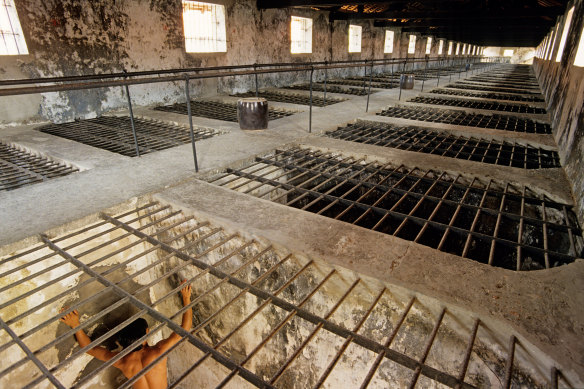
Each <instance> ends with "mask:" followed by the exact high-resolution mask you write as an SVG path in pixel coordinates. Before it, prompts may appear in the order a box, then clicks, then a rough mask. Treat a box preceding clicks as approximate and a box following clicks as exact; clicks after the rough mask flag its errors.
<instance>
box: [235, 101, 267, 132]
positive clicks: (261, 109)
mask: <svg viewBox="0 0 584 389" xmlns="http://www.w3.org/2000/svg"><path fill="white" fill-rule="evenodd" d="M237 121H238V122H239V128H241V129H242V130H265V129H266V128H268V101H267V100H266V99H264V98H261V97H247V98H244V99H240V100H238V101H237Z"/></svg>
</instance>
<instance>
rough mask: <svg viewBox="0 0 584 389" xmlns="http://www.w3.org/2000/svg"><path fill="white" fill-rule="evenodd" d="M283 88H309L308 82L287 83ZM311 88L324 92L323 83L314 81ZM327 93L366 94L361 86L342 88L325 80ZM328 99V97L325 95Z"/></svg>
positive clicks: (306, 89)
mask: <svg viewBox="0 0 584 389" xmlns="http://www.w3.org/2000/svg"><path fill="white" fill-rule="evenodd" d="M282 88H284V89H293V90H305V91H308V90H310V84H300V85H289V86H284V87H282ZM312 90H314V91H317V92H324V91H325V88H324V83H319V82H315V83H313V84H312ZM326 91H327V93H338V94H344V95H354V96H367V91H365V90H363V88H342V87H340V86H338V85H329V84H328V82H327V86H326ZM376 92H377V91H372V92H371V93H376ZM327 100H328V97H327Z"/></svg>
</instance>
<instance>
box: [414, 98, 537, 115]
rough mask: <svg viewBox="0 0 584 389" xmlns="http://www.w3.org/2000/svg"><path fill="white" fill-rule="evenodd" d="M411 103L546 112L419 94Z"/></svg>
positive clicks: (505, 110) (519, 105) (527, 107)
mask: <svg viewBox="0 0 584 389" xmlns="http://www.w3.org/2000/svg"><path fill="white" fill-rule="evenodd" d="M408 102H410V103H420V104H432V105H447V106H451V107H464V108H469V109H484V110H488V111H504V112H517V113H532V114H545V113H546V110H545V108H538V107H530V106H528V105H525V104H507V103H497V102H485V101H473V100H464V99H448V98H441V97H428V96H417V97H414V98H413V99H410V100H408Z"/></svg>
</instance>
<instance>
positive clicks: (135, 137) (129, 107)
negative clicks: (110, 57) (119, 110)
mask: <svg viewBox="0 0 584 389" xmlns="http://www.w3.org/2000/svg"><path fill="white" fill-rule="evenodd" d="M124 73H126V71H125V70H124ZM127 78H128V77H127V76H124V79H127ZM124 87H125V88H126V97H127V98H128V109H129V111H130V125H131V126H132V135H133V136H134V146H135V147H136V157H139V156H140V147H139V146H138V136H137V135H136V124H135V123H134V111H133V110H132V99H131V98H130V88H128V84H126V85H124Z"/></svg>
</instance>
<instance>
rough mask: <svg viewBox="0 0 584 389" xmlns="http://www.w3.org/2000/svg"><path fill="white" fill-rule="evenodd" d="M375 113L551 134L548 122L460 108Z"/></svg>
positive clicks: (410, 108) (395, 109) (415, 108)
mask: <svg viewBox="0 0 584 389" xmlns="http://www.w3.org/2000/svg"><path fill="white" fill-rule="evenodd" d="M377 115H381V116H388V117H395V118H400V119H409V120H417V121H423V122H436V123H447V124H454V125H457V126H469V127H480V128H493V129H497V130H503V131H514V132H527V133H535V134H551V133H552V129H551V127H550V125H549V124H547V123H542V122H539V121H536V120H531V119H523V118H519V117H516V116H506V115H499V114H492V115H487V114H480V113H467V112H464V111H462V110H460V111H458V110H447V109H437V108H421V107H402V106H396V107H388V108H386V109H384V110H383V111H381V112H380V113H378V114H377Z"/></svg>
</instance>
